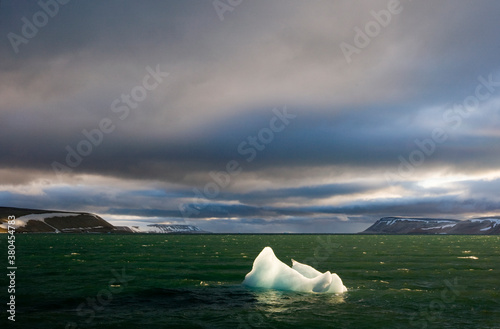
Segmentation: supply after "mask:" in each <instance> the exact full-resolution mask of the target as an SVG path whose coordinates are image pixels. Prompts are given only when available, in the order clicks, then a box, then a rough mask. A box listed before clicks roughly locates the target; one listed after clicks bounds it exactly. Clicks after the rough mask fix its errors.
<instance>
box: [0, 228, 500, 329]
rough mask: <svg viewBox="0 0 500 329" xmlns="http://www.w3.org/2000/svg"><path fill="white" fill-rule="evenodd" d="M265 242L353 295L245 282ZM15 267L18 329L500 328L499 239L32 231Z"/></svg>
mask: <svg viewBox="0 0 500 329" xmlns="http://www.w3.org/2000/svg"><path fill="white" fill-rule="evenodd" d="M0 241H2V246H4V248H3V250H4V251H5V252H4V256H5V257H2V258H3V259H4V260H3V263H2V264H3V265H4V266H3V268H4V269H5V268H6V266H7V265H6V261H7V239H6V235H2V236H0ZM266 246H271V247H272V248H273V250H274V252H275V254H276V256H277V257H278V258H279V259H281V260H283V261H284V262H285V263H287V264H288V265H291V262H289V260H290V259H292V258H293V259H295V260H297V261H299V262H301V263H305V264H308V265H311V266H313V267H314V268H316V269H317V270H319V271H321V272H325V271H328V270H334V271H335V272H336V273H337V274H338V275H339V276H340V277H341V278H342V281H343V284H344V285H345V286H346V287H347V289H348V291H347V292H345V293H344V294H341V295H335V294H321V293H300V292H289V291H279V290H272V289H252V288H249V287H245V286H243V285H242V284H241V282H242V281H243V279H244V277H245V274H246V273H248V272H249V271H250V270H251V269H252V263H253V261H254V259H255V257H257V255H258V254H259V252H260V251H261V250H262V249H263V248H264V247H266ZM16 265H17V270H16V292H15V296H16V312H17V313H16V323H15V325H16V326H17V327H23V328H138V327H140V328H288V329H289V328H454V329H455V328H474V329H477V328H500V288H499V287H500V237H499V236H444V235H440V236H388V235H373V236H369V235H145V234H144V235H142V234H138V235H132V234H131V235H93V234H89V235H62V234H52V235H39V234H31V235H16ZM5 271H6V270H5ZM2 277H3V278H2V280H3V281H1V284H2V286H3V287H4V288H5V289H3V290H5V291H4V292H3V293H2V294H1V295H0V296H5V295H6V293H7V292H6V287H7V285H8V282H7V277H6V275H2ZM6 298H7V297H3V298H2V299H3V300H4V302H2V304H3V305H4V308H5V310H2V314H3V315H2V319H1V320H0V321H1V323H2V328H4V327H5V326H4V325H3V324H8V325H12V323H9V321H8V320H7V316H8V313H7V312H6V307H7V306H6Z"/></svg>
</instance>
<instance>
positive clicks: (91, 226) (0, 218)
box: [0, 207, 208, 234]
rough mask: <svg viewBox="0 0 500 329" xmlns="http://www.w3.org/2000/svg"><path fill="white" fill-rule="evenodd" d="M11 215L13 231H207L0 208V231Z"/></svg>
mask: <svg viewBox="0 0 500 329" xmlns="http://www.w3.org/2000/svg"><path fill="white" fill-rule="evenodd" d="M9 216H15V217H16V224H15V228H16V229H15V231H16V233H182V234H189V233H208V232H205V231H203V230H201V229H199V228H198V227H196V226H193V225H165V224H152V225H148V227H151V229H148V230H147V231H142V230H140V229H139V228H138V227H135V226H132V227H128V226H114V225H112V224H110V223H109V222H107V221H106V220H104V219H102V218H101V217H99V216H98V215H95V214H91V213H85V212H66V211H57V210H40V209H23V208H12V207H0V233H6V232H7V229H8V223H7V221H8V217H9Z"/></svg>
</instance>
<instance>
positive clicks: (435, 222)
mask: <svg viewBox="0 0 500 329" xmlns="http://www.w3.org/2000/svg"><path fill="white" fill-rule="evenodd" d="M361 233H363V234H500V216H499V217H482V218H473V219H468V220H463V221H461V220H457V219H439V218H406V217H384V218H381V219H379V220H378V221H376V222H375V224H373V225H372V226H370V227H369V228H367V229H366V230H364V231H363V232H361Z"/></svg>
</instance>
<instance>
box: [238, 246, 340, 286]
mask: <svg viewBox="0 0 500 329" xmlns="http://www.w3.org/2000/svg"><path fill="white" fill-rule="evenodd" d="M292 265H293V266H292V267H290V266H288V265H286V264H285V263H283V262H282V261H280V260H279V259H278V258H277V257H276V255H275V254H274V251H273V249H272V248H271V247H265V248H264V249H262V251H261V252H260V254H259V255H258V256H257V258H255V260H254V262H253V267H252V270H251V271H250V272H249V273H248V274H247V275H246V276H245V280H244V281H243V284H244V285H246V286H249V287H255V288H270V289H277V290H288V291H298V292H318V293H320V292H321V293H335V294H341V293H344V292H346V291H347V288H346V287H345V286H344V284H343V283H342V280H341V279H340V277H339V276H338V275H337V274H335V273H330V272H329V271H327V272H325V273H321V272H320V271H318V270H316V269H315V268H313V267H312V266H309V265H306V264H302V263H299V262H297V261H295V260H293V259H292Z"/></svg>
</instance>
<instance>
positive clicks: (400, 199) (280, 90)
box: [0, 0, 500, 230]
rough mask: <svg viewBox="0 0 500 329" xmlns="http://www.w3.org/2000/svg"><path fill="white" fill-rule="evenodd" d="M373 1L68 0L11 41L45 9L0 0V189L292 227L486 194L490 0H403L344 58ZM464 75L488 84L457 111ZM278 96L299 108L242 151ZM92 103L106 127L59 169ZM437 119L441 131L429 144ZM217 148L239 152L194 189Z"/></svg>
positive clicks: (50, 200)
mask: <svg viewBox="0 0 500 329" xmlns="http://www.w3.org/2000/svg"><path fill="white" fill-rule="evenodd" d="M386 8H387V1H362V2H356V3H352V2H350V1H337V2H325V1H314V2H308V3H304V2H302V1H281V0H276V1H267V2H265V3H263V2H243V3H242V4H241V5H239V6H237V7H236V8H235V9H234V10H233V11H231V12H227V13H226V14H225V15H224V20H222V21H221V20H220V19H219V16H218V15H217V12H216V11H215V9H214V8H213V5H212V3H211V2H210V1H205V2H203V1H195V0H189V1H182V2H179V1H163V2H157V1H125V2H123V1H106V2H100V1H84V2H82V1H80V2H76V1H70V2H69V3H68V4H66V5H61V6H60V8H59V11H58V13H57V14H56V15H54V17H51V18H50V19H49V20H48V23H47V24H46V25H44V26H42V27H40V28H39V29H38V32H37V33H36V36H34V37H32V38H31V37H30V38H28V42H27V43H23V44H19V45H18V50H19V51H18V52H17V53H16V52H14V49H13V47H12V45H11V43H10V41H9V38H8V34H9V33H11V32H13V33H16V34H22V28H23V24H24V21H23V17H26V18H27V19H28V20H30V21H31V20H32V18H33V15H35V14H36V13H37V12H40V10H42V9H41V7H40V6H39V5H38V4H37V2H34V1H5V0H3V1H2V2H1V4H0V36H1V40H0V58H1V59H2V60H1V61H0V128H1V129H0V203H2V204H5V205H16V206H23V205H26V206H28V205H29V206H33V207H35V206H36V207H39V208H59V209H69V208H71V209H73V208H79V209H83V210H87V211H93V210H94V211H103V212H105V213H109V214H112V215H113V216H117V215H120V214H122V215H124V216H125V215H130V216H132V215H133V216H144V217H147V218H155V220H160V219H162V218H170V219H172V220H173V219H175V220H180V218H179V210H178V206H179V205H194V204H197V205H199V206H200V209H199V210H200V213H199V214H197V215H196V216H195V218H193V220H198V221H203V220H206V219H207V218H212V217H213V218H216V220H218V222H217V223H216V222H213V223H212V225H214V227H219V228H221V229H222V228H224V230H228V228H229V227H230V226H231V225H232V223H233V224H234V223H236V222H235V221H237V220H236V218H240V219H241V221H240V224H241V225H243V226H244V227H246V228H248V229H249V230H250V228H251V227H252V225H254V226H253V227H257V226H258V227H261V228H263V227H265V226H266V227H268V228H270V229H271V230H278V229H283V228H284V227H285V226H284V225H285V223H290V225H292V224H293V227H294V229H295V230H299V228H300V227H303V226H301V225H302V224H298V223H304V225H306V224H305V223H307V218H309V219H310V220H311V221H314V222H315V223H316V224H317V225H320V223H322V220H323V219H318V218H317V216H319V217H321V218H324V215H325V214H326V215H331V216H337V215H338V216H340V217H339V218H344V219H345V217H342V216H346V215H355V216H365V217H362V218H365V219H366V218H368V217H369V218H373V217H370V216H375V214H376V215H379V214H384V215H385V214H387V215H389V214H394V215H400V214H401V213H403V215H405V214H410V213H411V214H414V215H419V214H422V215H429V214H446V213H449V214H457V215H458V214H460V213H467V214H469V213H473V212H474V211H476V212H490V211H492V212H494V211H496V209H497V203H498V200H497V198H496V197H495V196H494V193H491V192H492V191H494V189H495V188H496V185H497V184H496V181H497V180H498V179H499V178H498V177H499V173H498V163H499V162H500V158H499V154H500V152H499V151H500V149H499V145H500V143H499V138H500V135H499V134H498V132H497V130H498V129H497V127H498V124H499V123H500V111H499V108H500V86H499V85H500V83H499V82H500V66H499V64H498V60H497V57H498V49H500V39H499V38H498V37H497V35H498V32H499V29H500V28H499V26H498V24H497V23H496V22H497V17H496V13H497V12H498V9H499V4H498V3H497V2H496V1H482V2H481V3H478V4H476V3H475V4H470V3H468V2H465V1H463V2H462V1H461V2H456V1H444V2H439V3H432V4H428V3H421V2H415V1H405V0H402V1H401V8H402V9H401V12H400V13H399V14H397V15H392V17H391V22H390V23H389V24H388V25H387V26H385V27H381V29H380V32H379V33H377V35H376V36H373V37H371V38H370V43H369V45H367V46H366V47H362V48H360V49H358V50H359V52H358V53H356V54H354V55H353V56H352V62H351V63H347V62H346V58H345V57H344V54H343V53H342V50H341V48H340V44H341V43H342V42H347V43H350V44H353V43H354V38H355V34H356V30H355V28H357V27H359V28H361V29H364V28H365V26H366V24H367V23H368V22H370V21H373V20H374V19H375V18H374V16H373V14H372V12H373V11H375V12H380V11H381V10H385V9H386ZM157 66H158V67H160V68H161V70H162V71H163V72H169V76H168V77H165V78H164V80H163V81H162V82H161V83H160V84H159V85H158V86H157V87H156V88H155V89H154V90H151V91H149V92H148V94H147V97H145V99H144V100H143V101H141V102H139V104H138V106H137V107H136V108H134V109H130V112H129V115H127V116H126V118H125V119H121V118H120V113H117V112H113V110H112V104H113V102H114V101H115V100H117V99H120V97H121V96H122V95H123V94H130V93H131V90H133V88H134V87H136V86H138V85H140V84H142V82H143V78H144V76H145V75H146V74H147V72H148V71H147V69H146V68H147V67H150V68H151V67H152V68H155V67H157ZM485 80H486V81H487V80H490V81H493V82H491V83H490V84H489V85H484V81H485ZM481 84H483V86H482V87H480V86H481ZM477 88H482V89H481V90H482V92H483V94H482V95H484V93H485V92H488V95H487V96H488V97H486V99H481V100H479V101H478V103H477V108H476V109H475V110H474V111H472V110H466V112H458V110H459V109H460V106H463V105H464V104H465V105H466V100H470V99H471V97H474V96H475V97H477V94H476V91H477ZM284 106H286V107H287V109H288V111H289V112H290V113H293V114H294V115H296V118H294V119H293V120H292V121H291V123H290V124H289V125H288V126H286V128H285V129H283V131H280V132H279V133H276V134H275V135H274V136H273V138H272V141H271V142H270V143H269V144H266V145H265V149H263V150H259V151H258V152H256V156H255V159H253V160H252V161H247V160H248V153H247V154H242V152H239V151H238V147H239V146H240V145H241V143H242V142H245V141H248V138H249V137H251V136H257V135H258V133H259V132H260V131H262V129H265V128H268V127H269V120H270V119H271V118H272V116H273V112H272V109H273V108H283V107H284ZM457 106H458V107H457ZM462 110H463V109H462ZM450 111H451V112H450ZM462 113H463V114H462ZM122 114H123V112H122ZM103 119H104V120H106V119H108V120H109V121H110V122H111V123H112V124H113V125H114V126H115V129H114V130H113V132H111V133H109V134H107V133H106V134H104V135H103V140H102V143H100V144H99V145H94V146H93V149H92V152H90V154H89V155H88V156H82V159H81V164H79V165H77V166H75V168H72V173H70V174H66V175H63V176H56V175H55V173H54V171H53V169H52V164H53V163H54V161H57V162H59V163H61V164H63V165H67V163H66V157H67V156H68V149H67V147H70V148H71V149H73V150H75V149H76V148H77V146H78V145H79V143H81V142H82V141H84V140H85V139H88V137H86V136H85V134H83V133H82V131H83V130H84V129H85V130H87V131H92V130H93V129H96V128H98V127H99V123H100V122H101V121H102V120H103ZM435 129H442V130H443V131H444V133H446V136H447V138H446V140H444V141H442V142H436V141H431V142H432V143H434V144H435V145H434V146H431V145H430V144H429V140H431V139H432V136H433V131H434V130H435ZM416 141H418V143H416ZM419 143H420V145H424V146H423V147H427V149H422V146H419ZM430 149H432V152H430V151H429V150H430ZM422 155H423V158H422ZM419 156H420V158H419ZM402 159H403V160H402ZM417 160H418V161H417ZM230 161H238V162H239V164H240V165H241V168H242V171H241V173H240V174H238V175H237V176H235V177H233V178H232V180H231V184H229V185H228V186H225V187H224V188H221V191H220V193H218V195H217V196H216V197H215V198H207V197H206V196H205V199H204V200H195V201H193V199H196V195H195V193H194V192H193V188H196V189H199V190H203V188H204V187H205V186H206V184H208V183H211V182H212V183H213V177H212V176H211V175H210V173H211V172H213V171H221V170H224V169H225V168H226V166H227V164H228V162H230ZM402 161H406V163H403V162H402ZM412 161H413V163H412ZM415 161H417V162H418V163H417V164H415V163H414V162H415ZM408 163H410V164H411V166H412V167H411V168H406V167H405V166H407V165H408ZM388 173H389V174H390V175H391V177H392V181H387V180H386V178H387V175H388ZM463 176H466V178H464V177H463ZM89 177H91V178H89ZM436 177H437V178H446V177H448V178H447V179H449V180H450V181H451V182H448V183H446V184H443V185H442V186H436V184H437V183H435V182H434V183H433V182H432V180H433V179H434V180H435V179H436ZM450 177H451V178H450ZM99 180H101V182H99ZM103 182H106V183H103ZM108 182H109V185H108V186H104V185H105V184H108ZM422 182H424V183H426V184H427V185H426V184H421V183H422ZM457 188H458V189H459V190H460V191H461V193H462V194H461V195H458V194H456V193H455V191H456V189H457ZM432 198H434V200H433V199H432ZM298 201H300V209H299V207H293V206H292V203H293V202H298ZM162 202H163V203H164V204H162ZM328 202H331V203H332V205H328V204H327V203H328ZM325 204H326V205H325ZM398 212H399V213H398ZM366 216H368V217H366ZM289 217H297V218H299V217H300V218H302V220H303V221H297V222H293V221H292V220H291V219H290V218H289ZM228 218H230V219H228ZM335 218H336V217H335ZM359 218H361V217H359ZM359 218H358V219H357V220H359ZM214 220H215V219H214ZM325 220H327V221H329V220H331V219H329V218H327V219H325ZM354 220H356V219H353V221H354ZM334 222H335V220H334ZM341 222H342V223H344V222H343V221H341ZM346 222H349V221H346ZM207 223H208V222H207ZM311 223H312V222H311ZM316 224H315V225H316ZM273 225H274V226H273ZM325 225H326V224H325ZM328 225H329V224H328ZM346 225H347V224H346ZM313 226H314V225H313ZM315 227H316V226H315ZM329 227H333V226H329ZM303 229H304V230H307V229H305V226H304V227H303ZM245 230H246V229H245Z"/></svg>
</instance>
